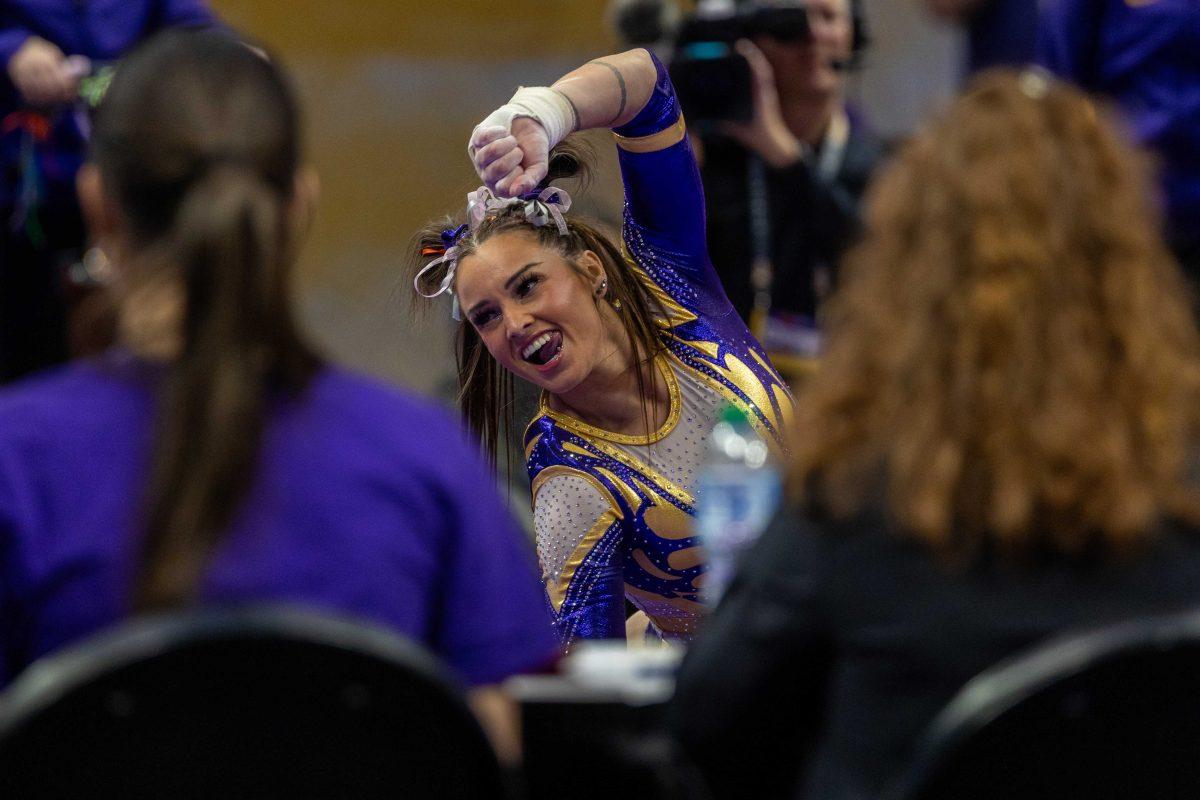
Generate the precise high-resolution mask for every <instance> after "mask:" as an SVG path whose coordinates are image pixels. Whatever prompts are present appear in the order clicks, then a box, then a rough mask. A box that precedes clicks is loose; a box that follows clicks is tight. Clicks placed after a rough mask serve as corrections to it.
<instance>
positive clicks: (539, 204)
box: [467, 186, 571, 236]
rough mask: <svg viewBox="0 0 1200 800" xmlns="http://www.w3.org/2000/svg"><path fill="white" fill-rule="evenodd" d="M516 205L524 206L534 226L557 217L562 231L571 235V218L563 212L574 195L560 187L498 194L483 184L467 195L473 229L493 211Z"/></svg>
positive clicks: (556, 225) (558, 226)
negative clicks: (520, 193) (569, 223)
mask: <svg viewBox="0 0 1200 800" xmlns="http://www.w3.org/2000/svg"><path fill="white" fill-rule="evenodd" d="M515 205H523V206H524V211H525V219H526V220H528V221H529V224H530V225H533V226H534V227H538V228H540V227H542V226H543V225H549V224H550V222H551V220H553V222H554V225H555V227H557V228H558V234H559V235H560V236H566V235H567V220H566V218H565V217H564V216H563V214H565V213H566V212H567V211H568V210H569V209H570V208H571V195H569V194H567V193H566V192H565V191H564V190H562V189H560V188H558V187H557V186H547V187H546V188H545V189H542V190H541V191H540V192H539V191H533V192H526V193H525V194H522V195H518V196H517V197H497V196H496V195H495V193H494V192H492V190H491V189H489V188H487V187H486V186H480V187H479V188H478V189H476V190H475V191H473V192H471V193H470V194H468V195H467V220H468V223H469V224H470V226H471V230H475V229H476V228H478V227H479V225H480V223H482V222H483V220H484V219H485V218H486V217H487V215H488V214H489V213H491V212H493V211H503V210H504V209H506V208H508V207H510V206H515Z"/></svg>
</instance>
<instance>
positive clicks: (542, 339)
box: [521, 333, 550, 359]
mask: <svg viewBox="0 0 1200 800" xmlns="http://www.w3.org/2000/svg"><path fill="white" fill-rule="evenodd" d="M549 341H550V334H548V333H543V334H542V335H541V336H539V337H537V338H536V339H534V340H533V341H532V342H530V343H529V344H527V345H525V349H524V350H522V351H521V358H524V359H528V358H529V357H530V356H531V355H533V354H534V353H536V352H537V351H538V350H539V349H540V348H542V347H545V345H546V343H547V342H549Z"/></svg>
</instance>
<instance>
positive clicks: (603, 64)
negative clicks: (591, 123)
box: [589, 59, 626, 125]
mask: <svg viewBox="0 0 1200 800" xmlns="http://www.w3.org/2000/svg"><path fill="white" fill-rule="evenodd" d="M589 63H591V64H596V65H598V66H601V67H608V68H609V69H610V70H612V74H613V75H615V76H617V84H618V85H619V86H620V87H621V107H620V108H618V109H617V113H616V114H614V115H613V118H612V119H610V120H609V121H608V123H607V124H609V125H611V124H612V123H614V122H616V121H617V120H619V119H620V118H621V115H622V114H624V113H625V102H626V93H625V76H624V75H622V74H621V70H619V69H617V68H616V67H614V66H613V65H612V64H610V63H608V62H607V61H602V60H600V59H597V60H595V61H591V62H589Z"/></svg>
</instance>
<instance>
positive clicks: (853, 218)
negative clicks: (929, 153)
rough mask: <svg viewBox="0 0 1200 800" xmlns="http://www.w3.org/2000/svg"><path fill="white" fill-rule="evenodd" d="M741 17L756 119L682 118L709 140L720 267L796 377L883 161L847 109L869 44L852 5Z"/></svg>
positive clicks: (735, 298) (763, 5)
mask: <svg viewBox="0 0 1200 800" xmlns="http://www.w3.org/2000/svg"><path fill="white" fill-rule="evenodd" d="M738 15H739V17H740V18H741V20H742V24H741V25H739V26H737V28H738V29H739V30H740V32H741V33H742V34H743V35H744V37H745V38H741V39H739V40H738V41H737V42H736V43H734V45H733V47H734V49H735V50H736V53H737V55H739V56H740V57H741V58H743V59H744V60H745V63H746V65H747V66H748V68H749V70H748V71H749V77H750V91H751V99H752V104H751V108H750V109H749V111H750V115H749V119H747V120H745V121H737V120H731V119H723V120H722V119H709V120H705V119H695V117H694V115H691V112H690V111H689V104H688V99H689V98H688V97H686V96H685V97H683V107H684V113H685V114H689V119H690V120H692V121H694V122H696V123H697V124H698V127H699V128H700V129H701V130H702V135H701V139H700V150H701V153H702V156H701V163H702V168H701V176H702V179H703V182H704V192H705V196H706V200H707V202H706V206H707V213H708V245H709V250H710V252H711V253H712V260H713V264H714V265H715V266H716V268H717V271H718V272H719V273H720V275H721V278H722V280H723V282H724V284H725V290H726V292H727V293H728V294H729V298H730V300H731V301H732V302H733V304H734V307H735V308H736V309H737V310H738V313H739V314H741V315H742V318H743V319H745V320H746V321H747V322H748V323H749V324H750V325H751V327H752V329H753V330H754V331H755V333H756V334H757V335H758V336H759V337H760V338H761V339H762V340H763V344H764V345H765V346H766V348H767V350H768V352H770V353H771V355H772V358H773V359H775V360H776V366H778V367H780V369H781V370H782V371H784V372H785V373H792V374H793V375H794V374H796V373H797V372H798V371H799V370H800V369H801V368H802V367H803V365H804V363H805V360H804V359H803V357H804V356H812V355H815V353H816V337H815V319H816V316H817V310H818V307H819V305H820V302H821V300H822V298H824V297H825V296H826V294H827V293H828V291H829V289H830V287H831V286H832V284H833V282H834V280H835V276H836V270H837V262H838V259H839V258H840V256H841V254H842V252H843V250H845V249H846V247H847V246H848V244H849V243H850V241H851V240H852V239H853V238H854V236H855V233H856V231H857V229H858V223H859V201H860V199H861V197H862V194H863V191H864V189H865V187H866V184H867V181H868V179H869V178H870V175H871V173H872V172H873V170H874V169H875V166H876V165H877V164H878V163H879V161H880V159H881V155H882V148H881V146H880V144H879V142H878V141H877V140H876V139H875V138H874V137H873V136H872V135H871V134H870V133H869V132H868V131H867V130H865V129H864V128H863V126H862V125H861V124H859V123H858V122H857V121H856V120H853V119H852V117H851V115H850V114H849V113H848V111H847V108H846V98H845V88H846V78H847V74H848V71H849V70H850V69H851V67H852V66H853V64H854V62H855V60H856V58H857V54H858V53H859V52H860V50H861V48H862V46H863V45H864V43H865V41H866V34H865V30H864V28H863V19H862V14H861V13H860V9H859V7H858V3H857V0H759V1H758V2H754V3H753V4H751V5H749V6H746V5H743V6H742V7H741V8H740V9H739V11H738ZM680 56H684V57H686V48H684V49H681V50H680V51H679V52H677V61H676V63H677V64H678V63H679V61H680V60H681V59H680ZM682 94H683V91H681V95H682ZM730 116H734V114H730ZM794 356H800V357H801V358H794Z"/></svg>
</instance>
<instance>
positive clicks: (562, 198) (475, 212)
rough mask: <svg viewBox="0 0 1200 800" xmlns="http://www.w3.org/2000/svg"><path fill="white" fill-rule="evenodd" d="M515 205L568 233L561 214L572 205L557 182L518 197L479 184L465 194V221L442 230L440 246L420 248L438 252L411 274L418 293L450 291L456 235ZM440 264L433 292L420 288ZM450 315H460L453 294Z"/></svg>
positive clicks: (429, 294) (430, 294)
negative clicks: (499, 194) (441, 268)
mask: <svg viewBox="0 0 1200 800" xmlns="http://www.w3.org/2000/svg"><path fill="white" fill-rule="evenodd" d="M514 205H522V206H524V211H525V219H526V220H528V221H529V224H530V225H533V226H535V227H538V228H540V227H542V226H543V225H549V224H550V223H551V222H553V223H554V225H555V227H557V228H558V233H559V235H560V236H566V235H567V220H566V218H565V217H564V216H563V214H565V213H566V212H567V210H568V209H570V207H571V195H569V194H567V193H566V192H565V191H563V190H562V189H560V188H558V187H557V186H547V187H546V188H545V189H542V190H541V191H540V192H538V191H535V192H527V193H526V194H523V195H520V196H518V197H497V196H496V195H495V193H494V192H492V190H491V189H489V188H487V187H486V186H480V187H479V188H478V189H476V190H475V191H473V192H471V193H470V194H468V195H467V222H466V224H464V225H459V226H458V227H457V228H447V229H446V230H444V231H442V246H441V247H436V246H435V247H426V248H423V249H422V250H421V255H425V256H437V258H435V259H434V260H433V261H430V262H429V263H428V264H426V265H425V266H424V267H423V268H422V269H421V271H420V272H418V273H417V275H416V277H415V278H413V289H414V290H416V292H417V294H419V295H421V296H422V297H428V298H430V299H432V298H434V297H437V296H438V295H440V294H442V293H444V292H447V291H449V290H450V288H451V287H452V286H453V285H454V274H455V272H456V271H457V270H458V254H459V245H458V241H459V239H461V238H462V237H463V235H464V234H465V233H466V232H467V231H469V230H470V231H473V230H475V229H476V228H478V227H479V225H480V223H482V222H483V220H484V219H485V218H487V215H488V214H489V213H492V212H494V211H502V210H504V209H506V208H509V207H510V206H514ZM440 264H444V265H445V266H446V274H445V275H443V276H442V280H441V283H439V284H438V286H437V288H436V289H434V290H433V291H432V292H426V291H424V290H422V289H421V280H422V279H423V278H424V277H425V276H426V274H428V273H429V271H430V270H432V269H434V268H436V267H437V266H438V265H440ZM450 316H451V317H453V318H454V319H455V320H461V319H462V315H461V314H460V313H459V308H458V298H457V297H455V298H454V304H453V305H452V306H451V309H450Z"/></svg>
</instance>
